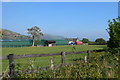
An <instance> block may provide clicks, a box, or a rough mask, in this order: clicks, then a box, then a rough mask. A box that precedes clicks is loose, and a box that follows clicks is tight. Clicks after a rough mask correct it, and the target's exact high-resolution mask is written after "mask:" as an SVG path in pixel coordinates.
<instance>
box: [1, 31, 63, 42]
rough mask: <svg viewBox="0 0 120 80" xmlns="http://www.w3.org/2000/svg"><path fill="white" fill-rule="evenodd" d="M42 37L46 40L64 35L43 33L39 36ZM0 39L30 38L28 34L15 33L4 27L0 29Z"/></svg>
mask: <svg viewBox="0 0 120 80" xmlns="http://www.w3.org/2000/svg"><path fill="white" fill-rule="evenodd" d="M41 38H42V39H47V40H59V39H60V40H64V37H62V36H56V35H50V34H44V35H43V36H41ZM0 39H9V40H15V39H32V38H31V37H30V36H26V35H21V34H20V33H16V32H13V31H10V30H6V29H0Z"/></svg>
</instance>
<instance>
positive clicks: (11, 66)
mask: <svg viewBox="0 0 120 80" xmlns="http://www.w3.org/2000/svg"><path fill="white" fill-rule="evenodd" d="M8 59H9V76H10V78H11V77H12V76H14V73H15V64H14V54H9V55H8Z"/></svg>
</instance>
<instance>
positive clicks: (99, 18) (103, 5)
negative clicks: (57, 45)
mask: <svg viewBox="0 0 120 80" xmlns="http://www.w3.org/2000/svg"><path fill="white" fill-rule="evenodd" d="M117 16H118V2H4V3H2V27H3V28H4V29H8V30H11V31H15V32H18V33H21V34H26V35H27V28H31V27H33V26H38V27H39V28H40V29H41V30H42V32H43V33H44V34H52V35H59V36H63V37H78V38H80V39H82V38H88V39H89V40H92V41H94V40H95V39H96V38H104V39H105V40H108V38H109V35H108V33H107V31H106V30H105V29H107V28H108V20H112V19H113V18H117Z"/></svg>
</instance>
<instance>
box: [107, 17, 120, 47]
mask: <svg viewBox="0 0 120 80" xmlns="http://www.w3.org/2000/svg"><path fill="white" fill-rule="evenodd" d="M108 22H109V28H108V29H107V31H108V33H109V36H110V38H109V41H108V47H109V48H111V49H112V48H118V47H120V17H118V18H116V19H113V21H110V20H109V21H108Z"/></svg>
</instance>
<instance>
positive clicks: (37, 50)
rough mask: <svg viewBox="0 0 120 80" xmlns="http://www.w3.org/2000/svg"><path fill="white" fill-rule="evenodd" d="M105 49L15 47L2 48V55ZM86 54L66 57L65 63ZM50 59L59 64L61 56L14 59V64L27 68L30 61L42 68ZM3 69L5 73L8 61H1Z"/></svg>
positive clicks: (79, 46)
mask: <svg viewBox="0 0 120 80" xmlns="http://www.w3.org/2000/svg"><path fill="white" fill-rule="evenodd" d="M103 48H106V45H72V46H71V45H66V46H54V47H17V48H2V55H3V56H7V55H8V54H14V55H22V54H48V53H49V54H51V53H60V52H62V51H64V52H78V51H86V50H95V49H103ZM85 55H86V54H74V55H67V56H66V62H67V63H71V62H73V61H74V59H80V58H83V57H84V56H85ZM50 58H54V63H55V64H60V63H61V56H53V57H51V56H50V57H34V58H23V59H15V63H19V64H21V66H22V67H23V68H25V67H27V65H29V64H30V63H31V62H32V61H33V65H35V66H39V67H44V66H50ZM2 62H3V63H2V64H3V65H2V66H3V68H2V70H3V71H5V70H6V69H7V66H8V60H3V61H2Z"/></svg>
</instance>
